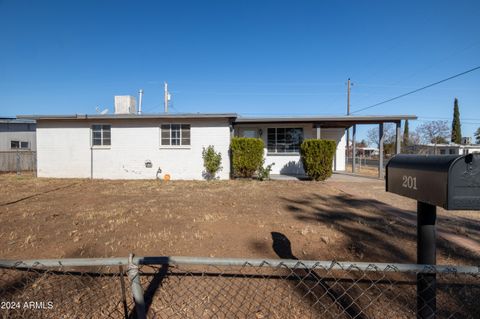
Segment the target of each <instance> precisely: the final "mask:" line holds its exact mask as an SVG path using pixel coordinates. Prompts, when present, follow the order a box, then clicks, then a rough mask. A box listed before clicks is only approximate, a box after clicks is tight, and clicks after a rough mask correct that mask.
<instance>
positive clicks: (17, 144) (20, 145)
mask: <svg viewBox="0 0 480 319" xmlns="http://www.w3.org/2000/svg"><path fill="white" fill-rule="evenodd" d="M29 144H30V143H29V142H24V141H10V148H12V149H28V148H29Z"/></svg>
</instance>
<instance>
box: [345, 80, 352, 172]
mask: <svg viewBox="0 0 480 319" xmlns="http://www.w3.org/2000/svg"><path fill="white" fill-rule="evenodd" d="M350 85H351V83H350V78H348V81H347V116H348V115H350ZM349 148H350V128H347V150H346V156H345V166H348V155H349V153H350V152H349V151H350V150H349ZM352 167H353V163H352ZM346 169H347V167H345V170H346Z"/></svg>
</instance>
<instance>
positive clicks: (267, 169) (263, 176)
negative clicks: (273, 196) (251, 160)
mask: <svg viewBox="0 0 480 319" xmlns="http://www.w3.org/2000/svg"><path fill="white" fill-rule="evenodd" d="M264 164H265V163H263V162H262V165H261V166H260V167H259V168H258V172H257V178H258V179H259V180H261V181H268V180H269V179H270V173H271V172H272V166H273V165H275V163H272V164H270V165H267V166H264Z"/></svg>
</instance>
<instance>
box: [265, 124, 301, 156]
mask: <svg viewBox="0 0 480 319" xmlns="http://www.w3.org/2000/svg"><path fill="white" fill-rule="evenodd" d="M302 141H303V128H290V127H278V128H272V127H270V128H268V134H267V146H268V152H269V153H298V152H300V144H302Z"/></svg>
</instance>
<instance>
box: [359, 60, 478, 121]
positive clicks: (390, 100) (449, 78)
mask: <svg viewBox="0 0 480 319" xmlns="http://www.w3.org/2000/svg"><path fill="white" fill-rule="evenodd" d="M478 69H480V66H477V67H475V68H472V69H470V70H467V71H464V72H461V73H458V74H455V75H452V76H450V77H448V78H446V79H443V80H440V81H437V82H434V83H431V84H429V85H425V86H423V87H421V88H419V89H416V90H413V91H410V92H407V93H404V94H401V95H398V96H396V97H393V98H390V99H388V100H385V101H382V102H379V103H376V104H373V105H370V106H367V107H363V108H360V109H358V110H355V111H353V112H350V114H354V113H358V112H362V111H365V110H368V109H371V108H373V107H376V106H379V105H382V104H385V103H388V102H392V101H395V100H398V99H400V98H402V97H405V96H407V95H411V94H413V93H417V92H419V91H422V90H425V89H428V88H431V87H432V86H435V85H438V84H440V83H443V82H447V81H449V80H452V79H455V78H458V77H459V76H462V75H465V74H467V73H470V72H473V71H476V70H478Z"/></svg>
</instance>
